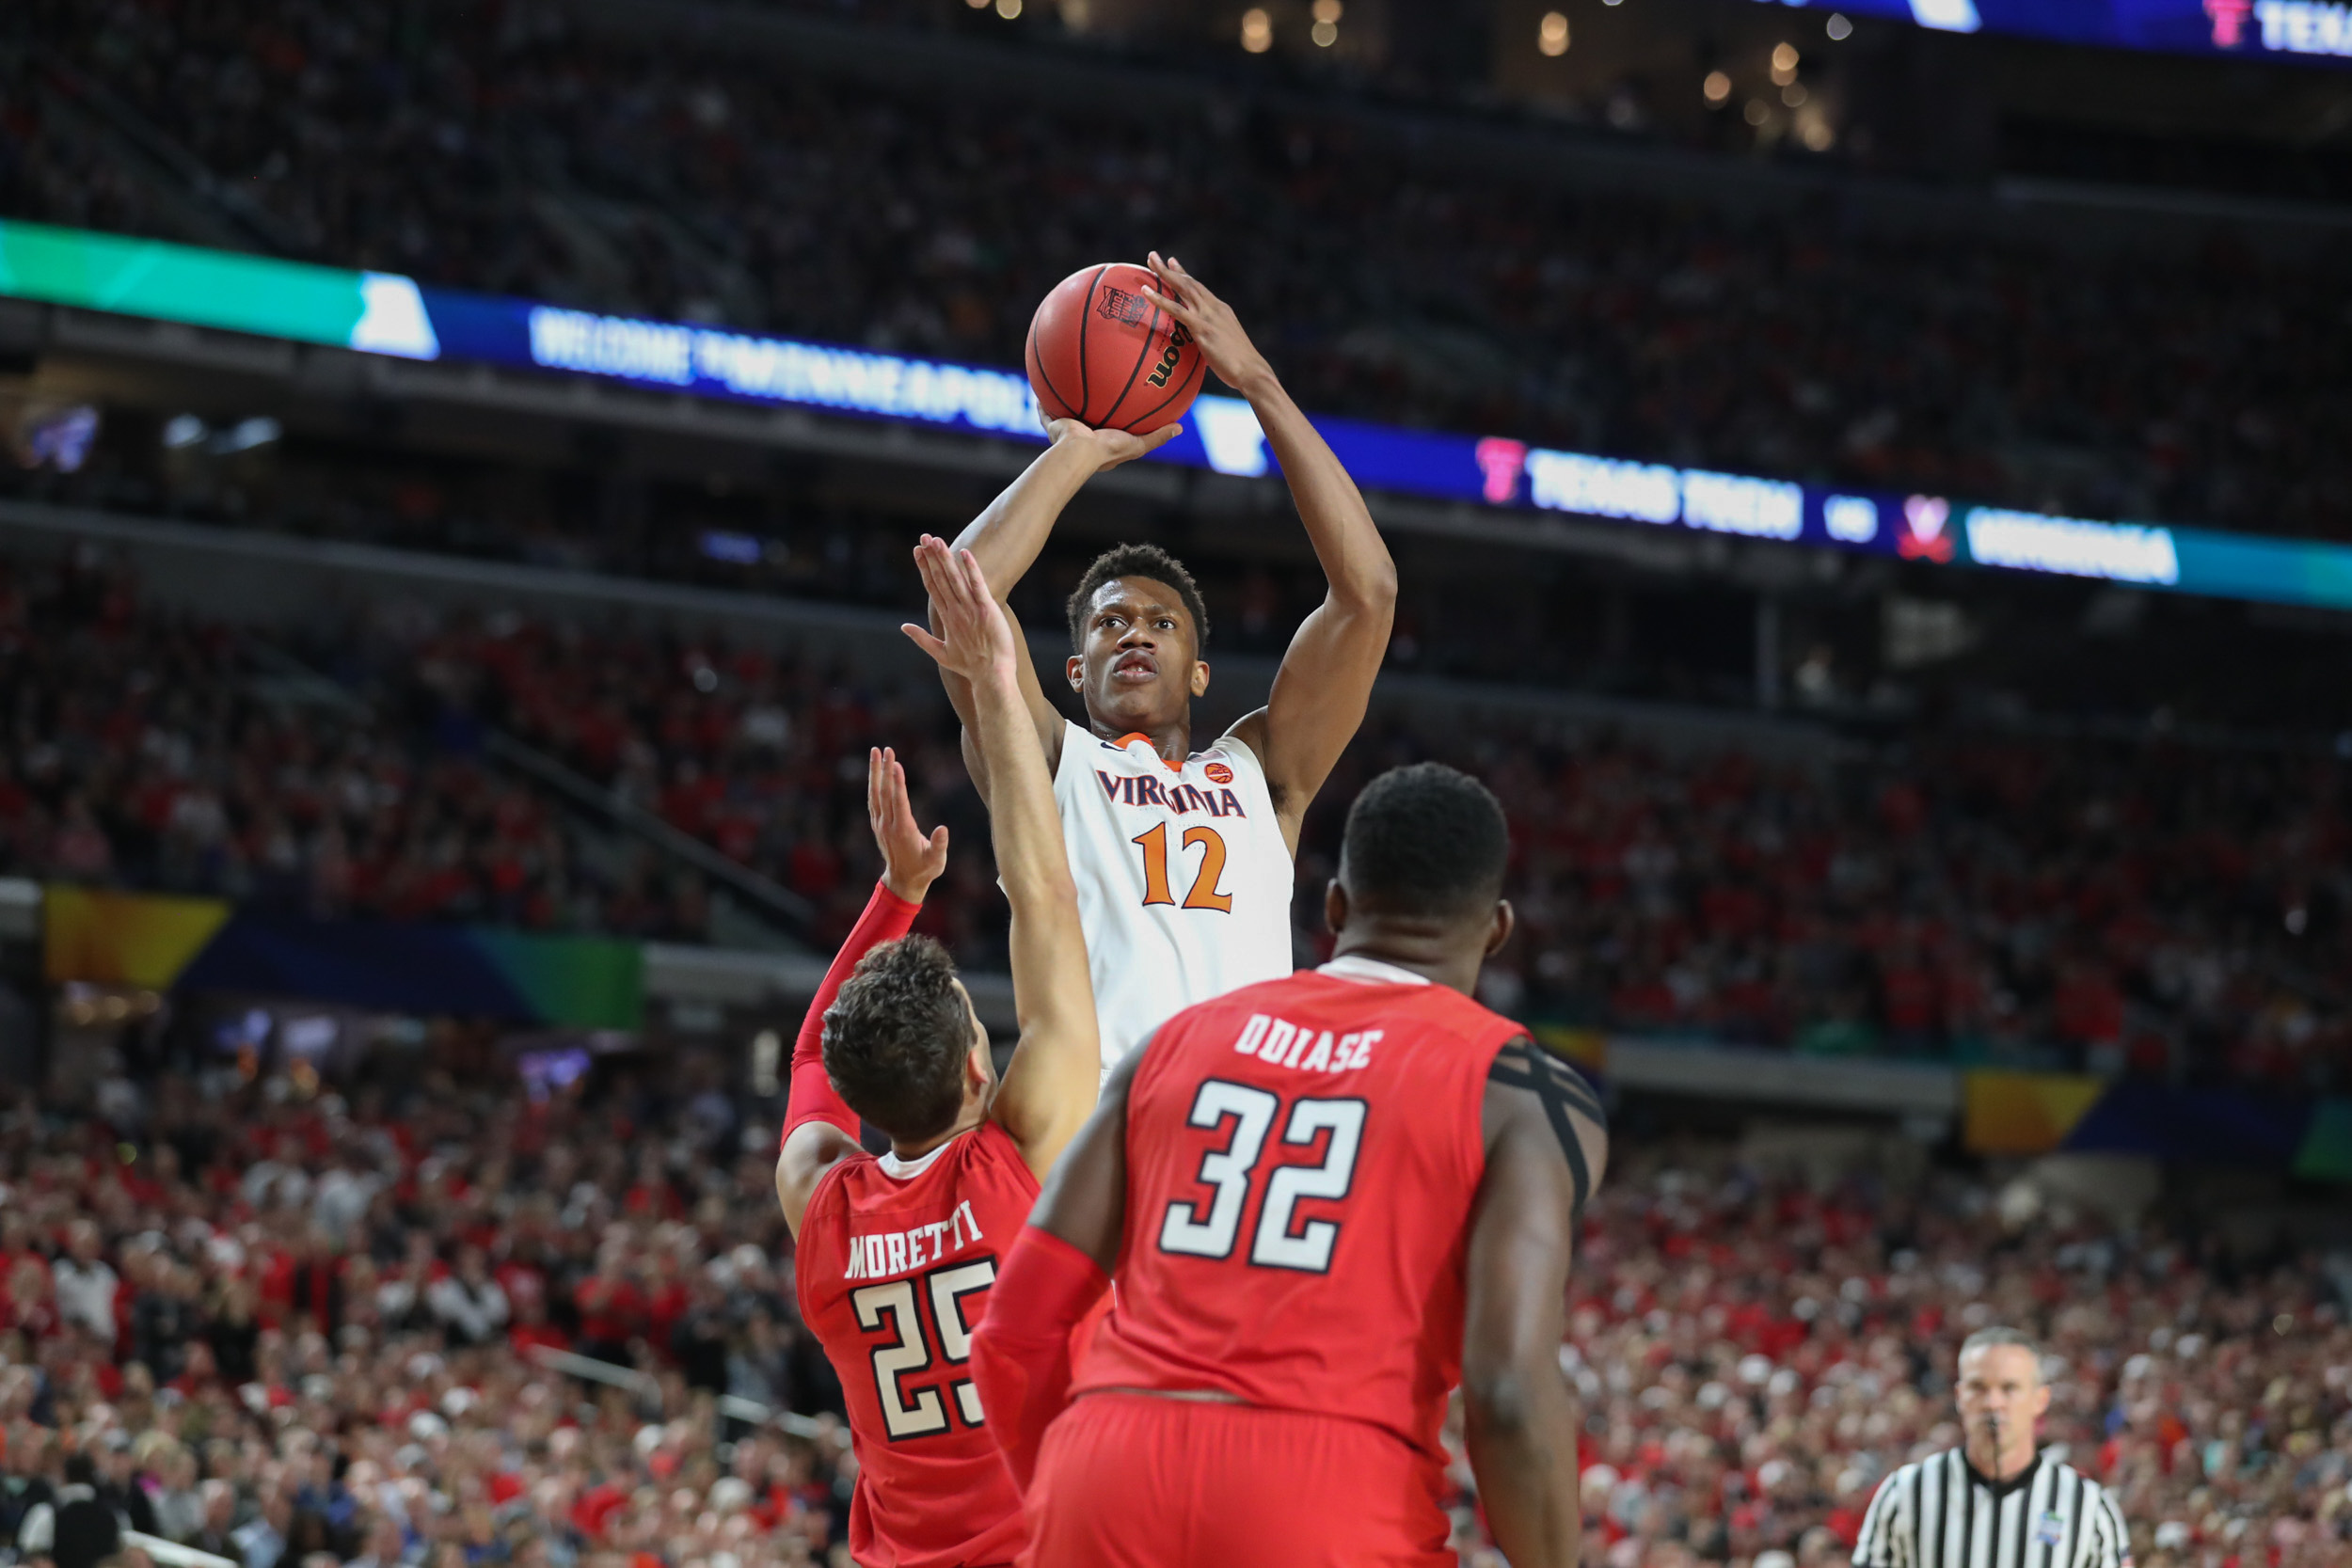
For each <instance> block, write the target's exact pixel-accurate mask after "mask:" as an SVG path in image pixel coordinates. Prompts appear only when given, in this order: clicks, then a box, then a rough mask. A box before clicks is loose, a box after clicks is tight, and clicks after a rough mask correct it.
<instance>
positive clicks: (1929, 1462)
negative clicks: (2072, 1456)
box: [1853, 1449, 2132, 1568]
mask: <svg viewBox="0 0 2352 1568" xmlns="http://www.w3.org/2000/svg"><path fill="white" fill-rule="evenodd" d="M1853 1560H1854V1565H1855V1568H2132V1545H2131V1537H2130V1536H2129V1535H2128V1534H2127V1533H2126V1532H2125V1530H2124V1528H2123V1515H2122V1512H2121V1511H2120V1510H2118V1509H2117V1508H2116V1506H2115V1499H2114V1498H2113V1497H2110V1496H2109V1495H2108V1493H2107V1490H2106V1488H2105V1487H2103V1486H2101V1485H2100V1484H2099V1483H2098V1482H2097V1481H2092V1480H2091V1479H2090V1477H2088V1476H2086V1475H2084V1474H2083V1473H2082V1472H2081V1471H2079V1470H2077V1469H2075V1468H2074V1466H2073V1465H2061V1464H2059V1463H2058V1461H2057V1460H2055V1459H2053V1458H2051V1457H2050V1456H2049V1454H2048V1453H2047V1452H2046V1451H2042V1452H2037V1453H2036V1454H2035V1455H2034V1461H2033V1465H2032V1466H2031V1467H2030V1468H2028V1469H2027V1470H2026V1472H2025V1473H2024V1474H2022V1475H2019V1476H2017V1477H2015V1478H2014V1479H2012V1480H2010V1481H2002V1482H2001V1483H1999V1484H1998V1485H1995V1484H1994V1482H1992V1481H1987V1480H1985V1479H1984V1477H1982V1476H1980V1475H1979V1474H1978V1473H1977V1472H1976V1470H1975V1469H1974V1468H1973V1467H1972V1466H1971V1465H1969V1463H1968V1461H1967V1460H1966V1459H1965V1458H1963V1456H1962V1453H1961V1450H1960V1449H1951V1450H1949V1451H1948V1452H1945V1453H1939V1454H1936V1455H1935V1456H1934V1457H1932V1458H1930V1459H1922V1460H1919V1461H1917V1462H1915V1463H1914V1464H1910V1465H1904V1466H1903V1467H1902V1468H1901V1469H1899V1470H1897V1471H1896V1472H1895V1473H1894V1474H1893V1475H1891V1476H1888V1477H1887V1478H1886V1480H1885V1481H1884V1482H1883V1484H1882V1485H1881V1486H1880V1487H1879V1489H1878V1494H1877V1495H1876V1496H1875V1497H1872V1498H1871V1499H1870V1512H1869V1513H1868V1514H1867V1515H1866V1516H1865V1517H1864V1519H1863V1521H1862V1539H1861V1541H1860V1542H1859V1543H1858V1544H1856V1545H1855V1547H1854V1553H1853Z"/></svg>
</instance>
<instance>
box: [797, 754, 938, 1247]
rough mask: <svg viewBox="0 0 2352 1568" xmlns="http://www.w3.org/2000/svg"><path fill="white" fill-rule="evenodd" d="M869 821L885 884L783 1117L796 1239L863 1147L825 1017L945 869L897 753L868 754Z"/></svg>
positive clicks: (816, 1016)
mask: <svg viewBox="0 0 2352 1568" xmlns="http://www.w3.org/2000/svg"><path fill="white" fill-rule="evenodd" d="M866 820H867V821H868V822H869V823H871V824H872V825H873V829H874V842H875V843H876V844H877V845H879V846H880V847H881V848H882V866H883V870H882V880H881V881H880V882H878V883H877V884H875V887H874V895H873V897H872V898H871V899H869V900H867V902H866V912H865V913H864V914H863V915H861V916H859V917H858V923H857V926H856V927H855V929H853V930H851V931H850V938H849V940H848V941H847V942H843V943H842V944H841V951H840V952H839V953H836V954H835V955H834V960H833V966H832V967H831V968H829V969H827V970H826V971H825V979H824V983H823V984H822V985H820V986H818V988H817V998H816V1000H815V1001H813V1002H811V1003H810V1004H809V1005H808V1016H807V1017H806V1018H805V1019H803V1020H802V1022H801V1034H800V1038H799V1039H798V1040H796V1041H795V1042H794V1044H793V1047H792V1077H791V1085H792V1089H791V1099H790V1101H789V1102H788V1107H787V1111H786V1113H785V1123H784V1147H783V1148H782V1150H781V1151H780V1152H779V1153H778V1154H777V1156H776V1200H777V1201H778V1202H779V1203H781V1204H783V1205H784V1223H785V1224H786V1225H787V1227H790V1228H791V1231H792V1233H793V1234H794V1235H795V1236H797V1235H799V1234H800V1233H801V1217H802V1216H803V1214H805V1213H806V1212H808V1200H809V1197H810V1196H811V1195H812V1194H814V1193H815V1192H816V1191H817V1183H818V1182H819V1181H821V1180H824V1177H825V1173H826V1172H827V1171H829V1170H831V1169H833V1167H834V1165H836V1164H840V1163H841V1162H842V1161H844V1160H846V1159H848V1158H850V1156H851V1155H853V1154H855V1153H857V1152H858V1147H859V1146H858V1141H857V1132H858V1117H857V1113H856V1112H854V1111H852V1110H850V1107H849V1106H848V1105H846V1104H844V1103H843V1102H842V1099H841V1097H840V1096H839V1095H838V1094H836V1093H834V1087H833V1081H832V1079H830V1078H828V1077H827V1076H826V1074H825V1055H824V1040H825V1012H826V1009H828V1008H829V1007H831V1006H833V1004H834V998H835V997H836V996H838V995H840V994H841V987H842V985H843V983H844V982H846V981H847V980H848V979H849V978H850V974H852V973H854V972H855V971H856V969H857V966H858V961H859V960H860V959H862V958H865V957H866V954H867V953H869V952H871V951H873V950H874V949H875V948H877V947H879V946H881V945H882V943H883V942H896V941H897V940H898V938H900V937H902V936H905V935H906V934H907V931H908V929H909V928H910V927H913V926H914V917H915V915H916V913H917V912H919V911H921V909H922V907H923V895H924V894H925V893H926V892H927V891H929V889H930V885H931V882H932V881H933V880H934V879H936V878H937V877H938V876H939V874H940V873H941V872H942V871H944V870H946V868H947V830H946V828H944V827H941V828H933V829H932V830H931V831H930V832H929V833H926V832H923V830H922V829H921V828H919V827H917V826H915V822H914V807H913V806H912V805H910V804H909V803H908V801H907V770H906V768H903V767H902V766H900V765H899V762H898V752H894V751H892V750H890V749H889V748H888V747H886V746H884V747H877V748H875V749H873V750H871V751H869V752H866Z"/></svg>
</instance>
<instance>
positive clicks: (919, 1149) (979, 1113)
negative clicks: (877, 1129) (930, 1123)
mask: <svg viewBox="0 0 2352 1568" xmlns="http://www.w3.org/2000/svg"><path fill="white" fill-rule="evenodd" d="M987 1119H988V1107H987V1106H986V1105H985V1104H980V1105H975V1106H972V1107H971V1108H969V1109H968V1110H966V1111H965V1112H964V1114H963V1115H961V1116H960V1117H957V1118H956V1124H955V1125H954V1126H953V1127H950V1128H949V1129H947V1131H946V1132H942V1133H941V1134H939V1136H937V1137H935V1138H926V1139H924V1140H923V1141H922V1142H921V1143H913V1144H908V1143H900V1142H899V1141H898V1139H896V1138H893V1139H891V1140H890V1152H891V1153H893V1154H895V1155H897V1156H898V1159H899V1161H900V1162H901V1163H903V1164H913V1163H914V1162H915V1161H917V1160H920V1159H921V1158H922V1157H923V1156H924V1155H926V1154H929V1153H930V1152H931V1151H932V1150H933V1149H935V1148H939V1147H940V1146H941V1145H943V1144H945V1143H946V1142H947V1141H948V1140H950V1139H952V1138H960V1137H961V1136H962V1135H963V1134H964V1133H966V1132H971V1131H972V1129H974V1128H975V1127H977V1126H978V1125H979V1124H980V1123H982V1122H983V1121H986V1120H987Z"/></svg>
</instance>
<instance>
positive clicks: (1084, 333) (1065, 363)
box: [1028, 261, 1207, 435]
mask: <svg viewBox="0 0 2352 1568" xmlns="http://www.w3.org/2000/svg"><path fill="white" fill-rule="evenodd" d="M1156 287H1157V282H1156V280H1155V279H1154V278H1153V277H1152V271H1151V269H1150V268H1148V267H1138V266H1135V265H1132V264H1130V263H1128V262H1125V261H1104V262H1103V263H1101V264H1099V265H1097V266H1091V267H1085V268H1081V269H1080V270H1079V271H1077V272H1073V273H1072V274H1071V275H1070V276H1069V277H1065V278H1063V279H1062V280H1061V281H1060V282H1059V283H1057V284H1056V285H1055V286H1054V292H1053V293H1049V294H1047V295H1046V296H1045V300H1044V303H1042V304H1041V305H1040V306H1039V307H1038V308H1037V314H1036V315H1035V316H1032V317H1031V318H1030V319H1029V352H1028V361H1029V386H1030V388H1032V389H1033V390H1035V391H1036V393H1037V401H1038V406H1039V407H1041V408H1042V409H1043V410H1044V411H1045V417H1046V418H1047V419H1049V420H1069V419H1074V420H1078V421H1079V422H1080V423H1082V424H1089V425H1092V426H1094V427H1095V428H1096V429H1098V430H1126V431H1133V432H1135V433H1136V434H1138V435H1140V434H1142V433H1143V432H1145V431H1152V430H1157V429H1159V428H1160V426H1162V425H1164V424H1170V423H1173V422H1174V421H1175V420H1180V419H1182V418H1183V417H1184V410H1185V409H1187V408H1189V407H1191V406H1192V400H1193V399H1194V398H1195V397H1196V396H1198V395H1199V394H1200V378H1201V374H1202V372H1203V370H1204V368H1205V367H1206V364H1207V361H1206V360H1204V359H1202V358H1201V356H1200V346H1199V345H1198V344H1196V343H1195V342H1194V341H1192V334H1191V332H1189V331H1188V330H1186V329H1185V327H1184V324H1183V323H1181V322H1178V321H1175V320H1173V319H1171V318H1170V317H1169V316H1168V312H1167V311H1165V310H1163V309H1160V308H1159V307H1158V306H1156V305H1154V304H1152V302H1151V301H1150V300H1148V299H1146V298H1144V297H1143V291H1144V290H1146V289H1150V288H1156Z"/></svg>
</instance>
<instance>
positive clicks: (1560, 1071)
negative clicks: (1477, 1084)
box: [1486, 1034, 1608, 1225]
mask: <svg viewBox="0 0 2352 1568" xmlns="http://www.w3.org/2000/svg"><path fill="white" fill-rule="evenodd" d="M1522 1063H1523V1064H1524V1065H1522ZM1564 1074H1565V1078H1564V1076H1563V1075H1564ZM1486 1077H1487V1079H1488V1080H1489V1081H1490V1082H1493V1083H1497V1084H1503V1085H1509V1086H1510V1087H1512V1088H1519V1089H1529V1090H1533V1091H1534V1096H1535V1099H1536V1101H1537V1102H1538V1103H1540V1104H1541V1105H1542V1106H1543V1108H1544V1118H1545V1119H1546V1120H1547V1121H1549V1122H1550V1123H1551V1134H1552V1136H1553V1137H1554V1138H1557V1139H1558V1140H1559V1142H1560V1152H1561V1153H1562V1154H1563V1155H1565V1157H1566V1159H1567V1162H1568V1176H1569V1178H1570V1179H1571V1180H1573V1181H1574V1182H1575V1183H1576V1202H1575V1207H1574V1209H1573V1211H1572V1215H1573V1218H1574V1220H1575V1222H1576V1223H1578V1224H1580V1225H1581V1223H1582V1222H1583V1218H1584V1203H1585V1200H1586V1199H1588V1198H1590V1197H1591V1196H1593V1168H1592V1165H1591V1164H1590V1163H1589V1162H1588V1161H1587V1160H1586V1159H1585V1157H1584V1141H1583V1140H1582V1139H1581V1138H1580V1137H1578V1136H1577V1135H1576V1119H1575V1117H1573V1116H1571V1115H1570V1110H1571V1108H1573V1109H1574V1110H1576V1111H1579V1112H1581V1113H1582V1114H1583V1115H1585V1116H1586V1117H1590V1118H1591V1119H1592V1120H1593V1121H1594V1122H1595V1123H1597V1124H1598V1125H1599V1126H1602V1127H1606V1126H1607V1125H1608V1117H1607V1115H1606V1113H1605V1112H1603V1110H1602V1109H1601V1104H1600V1099H1599V1097H1598V1096H1597V1095H1596V1094H1594V1093H1593V1091H1592V1089H1591V1088H1590V1087H1589V1086H1588V1085H1586V1084H1585V1083H1584V1080H1583V1076H1582V1075H1581V1073H1579V1072H1577V1070H1576V1069H1574V1068H1572V1067H1570V1066H1568V1065H1567V1064H1566V1063H1565V1062H1562V1061H1560V1060H1558V1059H1557V1058H1556V1057H1554V1056H1553V1055H1552V1054H1551V1053H1549V1051H1546V1050H1545V1049H1544V1048H1543V1047H1542V1046H1541V1045H1538V1044H1537V1043H1536V1042H1535V1039H1534V1037H1533V1036H1530V1035H1525V1034H1520V1035H1516V1036H1514V1037H1511V1038H1510V1039H1508V1040H1506V1041H1504V1042H1503V1044H1502V1047H1501V1048H1500V1049H1499V1050H1497V1051H1496V1053H1495V1055H1494V1061H1493V1064H1492V1065H1491V1066H1490V1067H1488V1068H1487V1069H1486Z"/></svg>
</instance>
